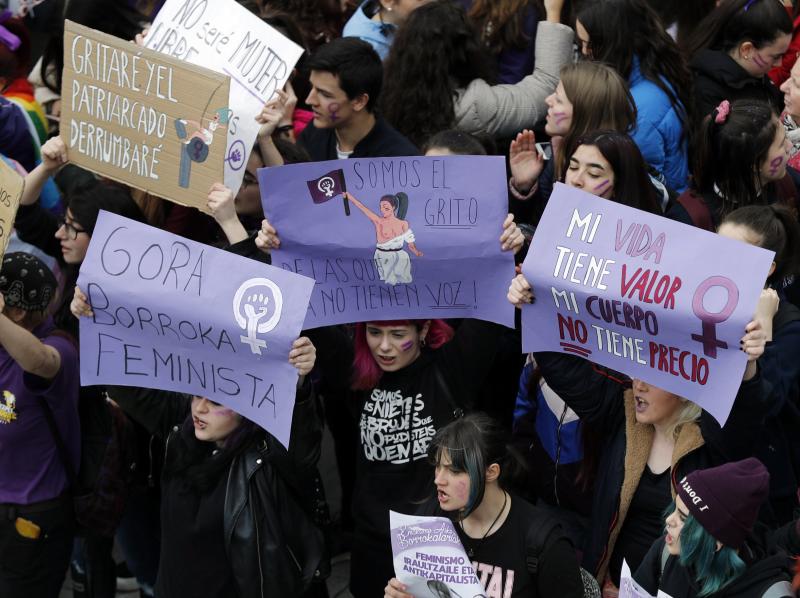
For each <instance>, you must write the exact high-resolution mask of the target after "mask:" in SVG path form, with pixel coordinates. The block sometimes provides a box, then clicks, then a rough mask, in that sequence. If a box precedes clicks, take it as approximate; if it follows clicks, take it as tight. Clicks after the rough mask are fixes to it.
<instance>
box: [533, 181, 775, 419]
mask: <svg viewBox="0 0 800 598" xmlns="http://www.w3.org/2000/svg"><path fill="white" fill-rule="evenodd" d="M700 256H702V259H698V258H699V257H700ZM772 259H773V253H772V252H769V251H765V250H763V249H761V248H758V247H754V246H752V245H748V244H745V243H740V242H738V241H733V240H731V239H726V238H724V237H720V236H719V235H716V234H713V233H709V232H707V231H704V230H700V229H698V228H694V227H690V226H686V225H684V224H680V223H678V222H674V221H672V220H668V219H666V218H663V217H661V216H655V215H653V214H648V213H645V212H642V211H640V210H635V209H633V208H629V207H627V206H623V205H620V204H617V203H614V202H611V201H607V200H604V199H600V198H598V197H596V196H594V195H591V194H589V193H585V192H583V191H580V190H578V189H574V188H572V187H567V186H566V185H563V184H558V185H557V186H556V189H555V191H554V193H553V196H552V198H551V199H550V201H549V202H548V204H547V208H546V209H545V212H544V215H543V216H542V220H541V222H540V223H539V227H538V228H537V230H536V235H535V236H534V239H533V242H532V243H531V247H530V250H529V251H528V255H527V258H526V259H525V262H524V263H523V265H522V272H523V274H524V275H525V277H526V278H527V279H528V281H529V282H530V283H531V286H532V287H533V289H534V293H535V295H536V297H537V300H536V302H535V303H533V304H532V305H526V306H523V310H522V325H523V330H522V346H523V350H525V351H559V352H565V353H571V354H573V355H578V356H580V357H583V358H585V359H589V360H591V361H594V362H597V363H600V364H602V365H605V366H608V367H610V368H612V369H614V370H617V371H620V372H624V373H625V374H628V375H629V376H631V377H636V378H640V379H642V380H645V381H646V382H648V383H650V384H653V385H655V386H658V387H660V388H663V389H665V390H668V391H670V392H673V393H675V394H677V395H679V396H682V397H685V398H687V399H690V400H692V401H694V402H695V403H697V404H698V405H700V406H701V407H703V408H704V409H705V410H706V411H708V412H709V413H710V414H711V415H713V416H714V417H715V418H716V419H717V421H718V422H719V423H720V425H722V424H724V423H725V420H726V419H727V418H728V414H729V413H730V410H731V407H732V405H733V400H734V398H735V396H736V393H737V391H738V389H739V385H740V384H741V380H742V374H743V372H744V368H745V365H746V356H745V354H744V353H742V352H741V351H740V350H739V340H740V339H741V337H742V336H743V335H744V329H745V326H746V325H747V323H748V322H749V321H750V320H751V319H752V316H753V314H754V312H755V307H756V304H757V302H758V298H759V294H760V292H761V289H762V288H763V286H764V281H765V280H766V278H767V272H768V271H769V267H770V265H771V263H772Z"/></svg>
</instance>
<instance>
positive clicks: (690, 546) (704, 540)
mask: <svg viewBox="0 0 800 598" xmlns="http://www.w3.org/2000/svg"><path fill="white" fill-rule="evenodd" d="M675 508H676V507H675V502H674V501H673V502H672V505H671V506H670V507H668V508H667V511H666V513H665V518H666V517H667V516H669V515H671V514H672V513H673V512H674V511H675ZM680 540H681V556H680V563H681V565H682V566H683V567H684V568H686V569H687V570H689V571H692V572H693V574H694V576H695V578H696V579H697V581H698V582H699V584H700V587H701V588H702V589H701V590H700V593H699V594H698V595H697V596H698V598H703V597H704V596H710V595H711V594H714V593H715V592H718V591H719V590H721V589H722V588H724V587H725V586H727V585H728V584H729V583H731V582H732V581H734V580H735V579H736V578H738V577H739V576H740V575H741V574H742V573H744V571H745V569H746V568H747V566H746V565H745V564H744V561H743V560H742V559H741V558H739V555H738V554H736V550H734V549H733V548H731V547H730V546H724V545H723V546H722V548H720V549H719V550H717V540H716V539H715V538H714V536H712V535H711V534H710V533H708V532H707V531H706V529H705V528H704V527H703V526H702V525H701V524H700V522H699V521H697V519H695V518H694V517H692V516H691V515H689V516H688V517H687V518H686V521H684V522H683V528H682V529H681V535H680Z"/></svg>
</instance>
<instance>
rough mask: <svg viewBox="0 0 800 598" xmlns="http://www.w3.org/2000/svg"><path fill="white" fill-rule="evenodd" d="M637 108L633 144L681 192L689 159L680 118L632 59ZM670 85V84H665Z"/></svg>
mask: <svg viewBox="0 0 800 598" xmlns="http://www.w3.org/2000/svg"><path fill="white" fill-rule="evenodd" d="M628 85H629V86H630V90H631V95H632V96H633V101H634V103H635V104H636V112H637V117H636V129H635V130H634V132H633V134H632V135H631V136H632V137H633V140H634V141H635V142H636V145H638V146H639V149H640V150H641V152H642V155H643V156H644V159H645V161H646V162H647V163H648V164H650V165H651V166H652V167H653V168H655V169H656V170H658V171H659V172H660V173H661V174H663V175H664V177H665V178H666V179H667V185H668V186H669V187H670V188H671V189H673V190H675V191H677V192H679V193H680V192H683V191H684V190H685V189H686V187H687V185H688V179H689V162H688V160H689V158H688V149H687V143H686V135H684V134H683V133H684V130H683V122H682V121H681V115H680V114H679V112H678V111H676V109H675V107H674V106H673V105H672V103H671V102H670V100H669V96H668V95H667V94H666V93H665V92H664V91H663V90H662V89H661V88H660V87H659V86H658V85H656V84H655V83H653V82H652V81H650V80H649V79H645V78H644V76H643V75H642V72H641V70H640V68H639V59H638V58H636V57H634V59H633V66H632V67H631V74H630V77H629V78H628ZM667 85H669V84H667Z"/></svg>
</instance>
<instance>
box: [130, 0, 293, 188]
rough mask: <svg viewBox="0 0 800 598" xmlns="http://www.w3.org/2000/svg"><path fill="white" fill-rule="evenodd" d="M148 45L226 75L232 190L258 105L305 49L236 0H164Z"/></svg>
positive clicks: (222, 123)
mask: <svg viewBox="0 0 800 598" xmlns="http://www.w3.org/2000/svg"><path fill="white" fill-rule="evenodd" d="M145 43H146V46H147V47H148V48H152V49H153V50H156V51H158V52H163V53H165V54H169V55H170V56H175V57H176V58H180V59H182V60H187V61H188V62H191V63H193V64H197V65H200V66H204V67H206V68H210V69H212V70H215V71H218V72H220V73H224V74H226V75H229V76H230V78H231V93H230V101H229V103H228V106H229V108H230V110H228V111H227V113H226V114H222V115H220V119H219V122H218V124H217V125H216V128H218V129H222V131H219V132H218V133H217V134H220V133H222V132H223V131H224V132H225V133H227V138H228V144H227V150H226V152H225V185H226V186H227V187H229V188H231V189H232V190H233V191H234V192H236V191H237V190H238V189H239V187H240V186H241V184H242V177H243V176H244V171H245V166H246V165H247V159H248V157H249V156H250V151H251V150H252V148H253V144H254V143H255V141H256V135H257V134H258V129H259V124H258V123H257V122H256V121H255V120H254V119H255V116H256V114H258V113H259V112H260V111H261V107H262V106H263V105H264V104H265V103H266V102H267V101H268V100H269V99H270V98H271V97H272V96H273V94H274V93H275V90H276V89H282V88H283V86H284V84H285V83H286V80H287V79H288V78H289V75H291V73H292V69H293V68H294V65H295V64H296V63H297V61H298V60H299V59H300V56H301V55H302V54H303V49H302V48H301V47H300V46H298V45H297V44H295V43H294V42H293V41H291V40H290V39H288V38H286V37H284V36H283V35H281V34H280V33H279V32H278V31H277V30H275V29H273V28H272V27H270V26H269V25H267V24H266V23H265V22H264V21H262V20H261V19H259V18H258V17H257V16H256V15H254V14H253V13H251V12H250V11H249V10H247V9H246V8H244V7H242V6H241V5H240V4H239V3H238V2H236V1H235V0H213V2H212V1H211V0H167V1H166V2H165V3H164V6H163V7H162V8H161V10H160V11H159V13H158V15H157V17H156V20H155V22H154V23H153V26H152V27H151V28H150V32H149V33H148V34H147V37H146V38H145Z"/></svg>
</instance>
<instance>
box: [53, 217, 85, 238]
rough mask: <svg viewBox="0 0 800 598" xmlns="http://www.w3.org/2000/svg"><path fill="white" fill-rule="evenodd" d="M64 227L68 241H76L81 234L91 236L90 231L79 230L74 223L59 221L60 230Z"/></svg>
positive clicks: (64, 220) (64, 219) (63, 219)
mask: <svg viewBox="0 0 800 598" xmlns="http://www.w3.org/2000/svg"><path fill="white" fill-rule="evenodd" d="M62 226H63V227H64V233H66V235H67V239H69V240H70V241H74V240H75V239H77V238H78V234H79V233H85V234H87V235H88V234H89V232H88V231H86V230H84V229H82V228H78V227H77V226H75V225H74V224H73V223H72V222H67V219H66V218H61V219H60V220H59V221H58V228H61V227H62Z"/></svg>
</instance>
